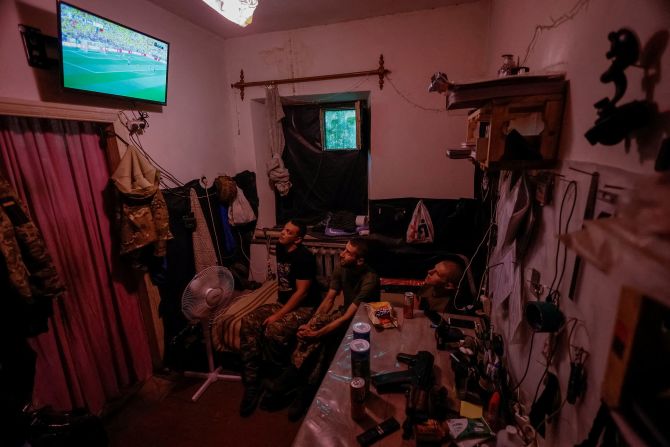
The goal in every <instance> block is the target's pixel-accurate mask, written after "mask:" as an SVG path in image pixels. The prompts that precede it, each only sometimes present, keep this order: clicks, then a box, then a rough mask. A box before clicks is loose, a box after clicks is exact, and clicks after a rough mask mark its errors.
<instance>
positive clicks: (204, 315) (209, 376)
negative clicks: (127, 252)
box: [181, 265, 240, 402]
mask: <svg viewBox="0 0 670 447" xmlns="http://www.w3.org/2000/svg"><path fill="white" fill-rule="evenodd" d="M233 287H234V279H233V275H232V273H230V270H228V269H227V268H225V267H221V266H218V265H214V266H211V267H207V268H206V269H204V270H202V271H201V272H199V273H198V274H196V275H195V276H194V277H193V279H192V280H191V282H189V283H188V286H186V289H184V294H183V295H182V297H181V310H182V312H183V313H184V316H185V317H186V318H187V319H188V320H189V321H191V322H196V321H199V322H200V324H201V325H202V332H203V338H204V339H205V347H206V350H207V361H208V364H209V372H206V373H203V372H195V371H185V372H184V375H185V376H187V377H200V378H204V379H206V380H205V383H203V384H202V386H201V387H200V389H198V391H196V393H195V394H194V395H193V397H192V398H191V399H192V400H193V401H194V402H195V401H196V400H198V398H199V397H200V396H201V395H202V393H204V392H205V390H206V389H207V387H208V386H209V385H210V384H212V383H214V382H216V381H217V380H240V376H239V375H227V374H221V367H217V368H214V355H213V352H212V338H211V334H210V324H211V320H212V317H214V316H215V315H216V314H219V313H222V312H225V311H226V309H228V308H229V307H230V305H231V304H232V303H233V301H234V299H233Z"/></svg>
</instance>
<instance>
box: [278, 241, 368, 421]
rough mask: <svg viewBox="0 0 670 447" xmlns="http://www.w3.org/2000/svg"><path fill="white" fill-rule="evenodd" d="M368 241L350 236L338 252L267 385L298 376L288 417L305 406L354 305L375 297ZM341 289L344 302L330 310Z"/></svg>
mask: <svg viewBox="0 0 670 447" xmlns="http://www.w3.org/2000/svg"><path fill="white" fill-rule="evenodd" d="M367 256H368V244H367V242H366V241H365V240H364V239H360V238H354V239H351V240H350V241H349V242H348V243H347V245H346V246H345V248H344V250H343V251H342V252H341V253H340V263H339V265H336V266H335V270H334V271H333V276H332V278H331V281H330V287H329V290H328V292H327V294H326V297H325V298H324V300H323V302H322V303H321V305H320V306H319V307H318V308H317V310H316V311H315V312H314V315H312V318H311V319H310V320H309V322H308V323H307V324H304V325H302V326H300V328H299V329H298V346H297V347H296V349H295V350H294V351H293V354H292V356H291V366H290V367H289V368H288V369H287V370H286V371H285V372H284V373H283V374H282V375H281V376H280V377H279V378H278V379H277V380H275V381H274V382H268V383H267V386H268V388H269V389H270V390H272V391H275V392H285V391H286V390H288V389H290V388H292V387H294V386H295V384H296V383H297V382H298V379H299V378H300V379H303V380H301V383H303V386H302V387H301V388H299V389H298V393H297V396H296V398H295V400H294V402H293V404H292V405H291V407H290V408H289V418H290V419H291V420H297V419H299V418H300V417H301V416H302V414H303V413H304V411H305V410H306V409H307V407H308V406H309V403H310V402H311V400H312V397H313V394H314V392H315V391H316V389H317V388H318V385H319V382H320V381H321V377H322V375H323V374H324V373H325V371H326V369H327V368H328V363H329V361H330V355H329V354H330V353H332V352H334V351H333V348H334V349H337V346H338V345H339V343H340V340H341V339H342V336H343V335H344V332H345V331H346V329H347V327H348V326H349V322H350V321H351V319H352V318H353V316H354V314H355V313H356V310H357V309H358V306H359V305H360V304H361V303H363V302H370V301H378V300H379V294H380V286H379V277H378V276H377V274H376V273H375V272H374V271H373V270H372V268H370V266H369V265H368V264H367V263H366V257H367ZM340 292H343V295H344V304H343V305H342V306H340V307H338V308H337V309H336V310H335V311H333V312H331V310H332V308H333V305H334V302H335V297H336V296H337V295H338V294H339V293H340Z"/></svg>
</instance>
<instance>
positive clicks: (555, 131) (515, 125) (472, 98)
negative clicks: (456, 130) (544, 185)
mask: <svg viewBox="0 0 670 447" xmlns="http://www.w3.org/2000/svg"><path fill="white" fill-rule="evenodd" d="M538 78H539V77H533V78H532V81H530V82H528V83H524V81H525V79H523V78H518V79H513V80H510V79H508V78H503V79H500V80H493V81H488V82H486V83H474V84H460V85H454V90H453V91H452V92H451V93H449V95H448V97H447V109H459V108H461V109H462V108H470V109H473V108H474V109H473V110H472V111H471V112H470V113H469V115H468V125H467V131H466V141H465V142H466V145H467V146H468V147H472V148H473V149H472V152H473V154H472V158H474V160H475V161H476V162H477V163H478V164H479V166H480V167H481V168H482V169H488V170H496V169H525V168H548V167H551V166H552V165H553V164H554V163H555V162H556V159H557V157H558V144H559V138H560V133H561V123H562V120H563V108H564V103H565V90H566V81H565V80H563V78H562V77H556V78H550V79H544V78H539V79H540V81H538Z"/></svg>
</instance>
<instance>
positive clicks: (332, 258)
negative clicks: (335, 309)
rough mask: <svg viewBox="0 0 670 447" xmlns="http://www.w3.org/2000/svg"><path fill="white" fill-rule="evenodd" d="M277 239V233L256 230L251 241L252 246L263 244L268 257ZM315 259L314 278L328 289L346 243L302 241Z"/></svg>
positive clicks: (275, 231)
mask: <svg viewBox="0 0 670 447" xmlns="http://www.w3.org/2000/svg"><path fill="white" fill-rule="evenodd" d="M278 237H279V231H277V230H267V229H260V228H257V229H256V232H255V234H254V238H253V239H252V242H251V243H252V244H258V245H260V244H263V245H265V246H266V250H267V249H269V250H270V255H272V256H274V255H275V244H276V243H277V238H278ZM302 244H303V245H304V246H305V247H307V248H308V249H309V251H311V252H312V253H313V254H314V256H315V257H316V268H317V270H316V276H317V279H318V281H319V283H320V284H322V285H323V286H325V287H326V288H327V287H328V284H329V282H330V277H331V276H332V274H333V269H334V268H335V266H336V265H337V263H338V262H340V253H341V252H342V250H344V247H345V246H346V242H333V241H321V240H316V239H310V238H309V236H307V239H305V240H303V243H302Z"/></svg>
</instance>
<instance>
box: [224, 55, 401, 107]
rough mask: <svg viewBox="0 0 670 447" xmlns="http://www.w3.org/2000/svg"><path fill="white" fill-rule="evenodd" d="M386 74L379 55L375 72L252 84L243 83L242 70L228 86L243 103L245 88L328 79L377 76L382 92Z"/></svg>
mask: <svg viewBox="0 0 670 447" xmlns="http://www.w3.org/2000/svg"><path fill="white" fill-rule="evenodd" d="M388 73H391V71H390V70H387V69H386V68H384V55H383V54H380V55H379V68H377V69H376V70H368V71H355V72H350V73H338V74H330V75H322V76H308V77H304V78H288V79H271V80H268V81H253V82H244V70H240V81H239V82H236V83H234V84H230V87H231V88H237V89H240V99H241V100H242V101H244V88H245V87H257V86H261V85H278V84H295V83H298V82H312V81H324V80H328V79H341V78H355V77H359V76H369V75H377V76H379V90H383V89H384V76H385V75H387V74H388Z"/></svg>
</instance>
